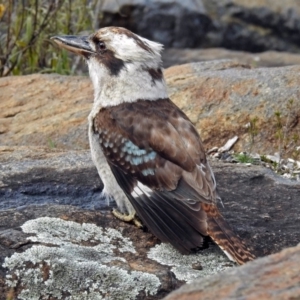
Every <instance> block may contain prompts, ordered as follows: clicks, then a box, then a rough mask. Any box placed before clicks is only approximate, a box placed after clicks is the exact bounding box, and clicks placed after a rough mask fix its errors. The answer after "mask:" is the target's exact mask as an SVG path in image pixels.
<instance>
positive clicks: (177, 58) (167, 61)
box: [163, 48, 300, 68]
mask: <svg viewBox="0 0 300 300" xmlns="http://www.w3.org/2000/svg"><path fill="white" fill-rule="evenodd" d="M218 59H234V60H236V61H238V62H239V63H240V64H247V65H250V66H251V67H282V66H290V65H299V64H300V55H299V54H296V53H288V52H279V51H265V52H261V53H250V52H245V51H234V50H228V49H222V48H209V49H176V48H169V49H165V51H164V52H163V62H164V67H165V68H168V67H170V66H174V65H180V64H186V63H192V62H200V61H211V60H218Z"/></svg>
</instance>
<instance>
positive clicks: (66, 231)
mask: <svg viewBox="0 0 300 300" xmlns="http://www.w3.org/2000/svg"><path fill="white" fill-rule="evenodd" d="M22 229H23V231H24V232H26V233H30V234H36V235H35V236H31V237H29V239H30V240H31V241H33V242H37V243H44V244H47V245H34V246H32V247H31V248H29V249H27V250H26V251H25V252H23V253H15V254H13V255H12V256H11V257H9V258H6V259H5V262H4V265H3V266H4V267H6V268H8V270H9V271H10V273H9V274H8V275H7V276H6V283H7V285H8V286H10V287H12V288H13V287H16V286H18V290H21V292H20V294H19V295H18V299H24V300H25V299H26V300H27V299H31V300H35V299H41V298H43V299H45V298H47V299H48V298H49V297H53V298H55V299H70V300H71V299H72V300H75V299H80V300H82V299H90V300H94V299H95V300H97V299H135V298H136V296H137V295H138V294H139V293H140V291H144V292H145V293H146V294H150V295H153V294H156V292H157V289H158V287H159V285H160V281H159V279H158V277H157V276H155V275H153V274H149V273H145V272H139V271H131V272H129V271H128V270H130V267H129V265H128V263H127V262H126V260H125V259H124V258H123V257H120V256H117V255H116V254H115V253H114V249H116V248H118V250H119V252H132V253H135V250H134V247H133V245H132V242H131V241H130V240H129V239H128V238H125V237H123V236H122V234H121V233H120V232H119V231H117V230H115V229H112V228H108V229H104V230H103V229H102V228H100V227H97V226H96V225H94V224H86V223H84V224H79V223H75V222H72V221H64V220H62V219H58V218H48V217H45V218H38V219H35V220H30V221H28V222H26V223H25V224H24V225H23V226H22ZM112 243H113V244H112ZM82 244H84V245H82ZM87 244H88V246H87ZM89 244H91V246H89ZM114 261H119V263H118V267H116V266H114V265H113V264H114ZM110 262H111V265H109V263H110ZM120 265H121V267H120Z"/></svg>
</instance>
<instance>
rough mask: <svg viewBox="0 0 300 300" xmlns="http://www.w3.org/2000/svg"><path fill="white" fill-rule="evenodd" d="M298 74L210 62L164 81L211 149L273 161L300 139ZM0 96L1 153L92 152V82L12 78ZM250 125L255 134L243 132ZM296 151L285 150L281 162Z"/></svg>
mask: <svg viewBox="0 0 300 300" xmlns="http://www.w3.org/2000/svg"><path fill="white" fill-rule="evenodd" d="M299 70H300V67H299V66H290V67H282V68H271V69H270V68H259V69H251V68H250V67H249V66H247V65H241V64H239V63H236V62H234V61H212V62H204V63H193V64H188V65H182V66H176V67H172V68H169V69H167V70H165V76H166V80H167V84H168V87H169V93H170V97H171V99H172V100H173V101H174V102H175V103H176V104H177V105H178V106H179V107H180V108H181V109H183V110H184V111H185V113H186V114H187V115H188V116H189V118H190V119H191V120H192V122H194V123H195V125H196V127H197V129H198V131H199V132H200V134H201V136H202V139H203V141H204V144H205V147H206V148H207V149H210V148H212V147H215V146H221V145H223V144H224V143H225V142H226V141H227V140H228V139H230V138H231V137H232V136H233V135H237V136H238V137H239V140H238V142H237V143H236V144H235V146H234V150H235V151H239V152H240V151H249V150H251V151H250V152H258V153H260V154H273V153H275V152H278V149H279V146H280V143H282V145H283V144H285V143H286V142H288V141H292V139H293V136H295V137H297V135H298V137H299V126H300V125H299V116H300V104H299V101H300V100H299V99H300V97H299V95H300V81H299V79H298V78H299V76H298V74H299ZM0 88H1V94H0V132H1V141H2V144H3V145H8V146H15V145H30V146H35V145H36V146H41V147H48V148H49V149H53V148H64V149H87V148H88V138H87V116H88V114H89V111H90V108H91V105H92V99H93V89H92V85H91V83H90V80H89V79H88V78H85V77H68V76H60V75H38V74H36V75H28V76H24V77H7V78H1V79H0ZM291 99H292V100H293V104H292V105H290V100H291ZM276 112H279V113H280V114H279V118H280V122H281V123H282V130H284V128H283V126H285V125H286V122H287V120H288V124H287V125H288V134H287V135H286V141H282V140H280V139H279V138H278V121H279V120H278V117H276V116H275V113H276ZM277 115H278V114H277ZM249 122H252V123H253V126H254V128H253V129H252V130H249V127H248V128H247V126H246V125H247V124H249ZM282 145H281V146H282ZM297 146H299V144H293V142H289V143H287V148H286V150H285V153H284V154H285V155H288V154H291V153H293V152H294V151H295V150H296V147H297ZM295 153H296V152H295ZM293 158H295V159H296V160H297V157H293ZM298 160H299V159H298Z"/></svg>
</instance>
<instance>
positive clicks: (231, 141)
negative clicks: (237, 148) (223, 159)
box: [218, 136, 239, 152]
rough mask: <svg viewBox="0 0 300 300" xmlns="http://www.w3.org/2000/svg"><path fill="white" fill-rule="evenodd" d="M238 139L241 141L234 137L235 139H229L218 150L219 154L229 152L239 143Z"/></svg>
mask: <svg viewBox="0 0 300 300" xmlns="http://www.w3.org/2000/svg"><path fill="white" fill-rule="evenodd" d="M238 139H239V137H238V136H234V137H233V138H231V139H229V140H228V141H227V142H226V144H225V145H224V146H222V147H220V148H219V149H218V152H227V151H229V150H230V149H231V148H232V146H233V145H234V144H235V143H236V142H237V140H238Z"/></svg>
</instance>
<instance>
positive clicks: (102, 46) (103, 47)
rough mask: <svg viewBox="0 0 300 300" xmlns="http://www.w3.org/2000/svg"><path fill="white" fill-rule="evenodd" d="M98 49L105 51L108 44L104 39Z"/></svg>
mask: <svg viewBox="0 0 300 300" xmlns="http://www.w3.org/2000/svg"><path fill="white" fill-rule="evenodd" d="M98 49H99V50H101V51H104V50H105V49H106V46H105V44H104V43H103V42H102V41H99V43H98Z"/></svg>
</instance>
